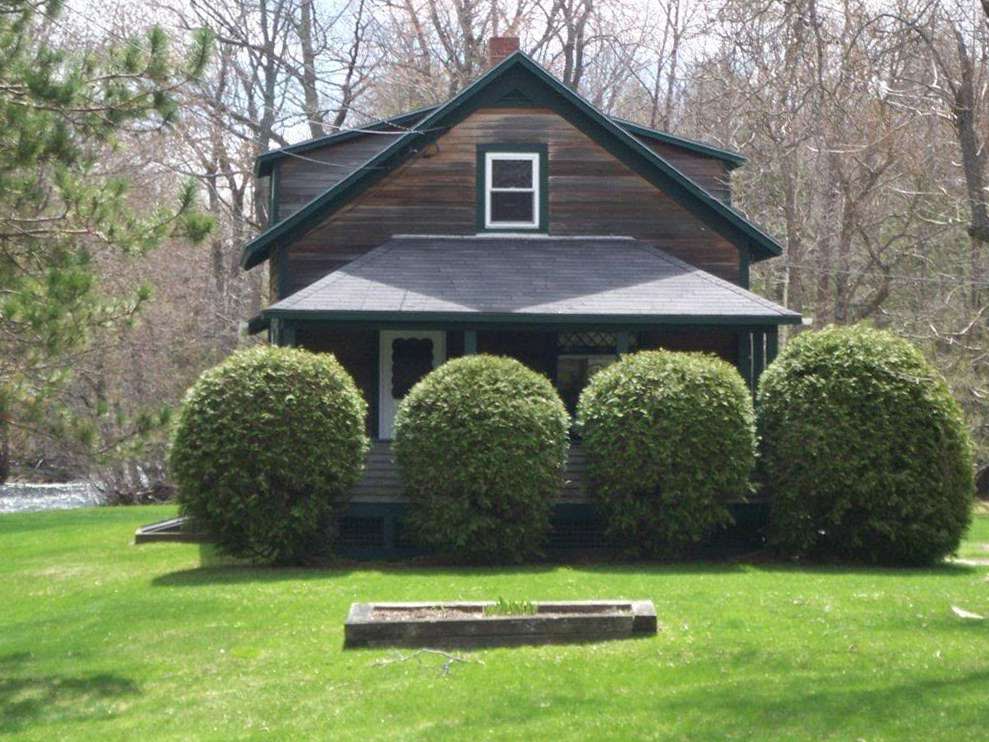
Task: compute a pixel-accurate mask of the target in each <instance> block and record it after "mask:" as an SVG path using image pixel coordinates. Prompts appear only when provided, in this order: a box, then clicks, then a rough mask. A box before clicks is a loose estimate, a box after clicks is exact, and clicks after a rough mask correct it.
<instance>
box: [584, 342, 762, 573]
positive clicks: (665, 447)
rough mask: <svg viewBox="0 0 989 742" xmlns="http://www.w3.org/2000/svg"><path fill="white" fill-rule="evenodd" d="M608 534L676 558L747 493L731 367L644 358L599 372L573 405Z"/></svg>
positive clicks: (746, 416)
mask: <svg viewBox="0 0 989 742" xmlns="http://www.w3.org/2000/svg"><path fill="white" fill-rule="evenodd" d="M577 427H578V430H579V431H580V433H581V435H582V437H583V447H584V452H585V454H586V457H587V466H588V473H589V475H590V480H591V483H592V486H593V489H594V492H595V495H596V497H597V500H598V504H599V507H600V510H601V512H602V513H603V515H604V518H605V523H606V528H607V532H608V534H609V535H611V536H612V537H615V538H616V539H617V540H619V541H620V542H621V543H622V544H623V545H624V546H625V547H626V548H627V549H628V551H630V552H632V553H636V554H638V555H642V556H653V557H675V556H681V555H683V553H684V551H685V550H686V549H687V548H688V547H689V546H691V545H693V544H696V543H698V542H700V541H703V540H704V539H705V538H707V537H709V536H710V535H711V534H712V533H713V532H714V531H715V530H717V529H718V528H719V527H721V526H724V525H727V524H729V523H730V522H731V516H730V514H729V512H728V508H727V507H726V505H725V502H724V501H725V498H726V496H743V495H745V494H747V493H748V491H749V476H750V474H751V471H752V468H753V466H754V463H755V420H754V413H753V410H752V395H751V392H750V391H749V390H748V388H747V387H746V385H745V382H744V381H743V380H742V378H741V376H740V375H739V373H738V371H737V370H736V369H735V367H734V366H732V365H730V364H728V363H726V362H724V361H722V360H720V359H718V358H716V357H714V356H711V355H705V354H701V353H673V352H669V351H661V350H660V351H643V352H639V353H634V354H632V355H626V356H623V357H622V358H621V359H620V360H619V361H617V362H616V363H614V364H612V365H611V366H609V367H608V368H606V369H604V370H602V371H600V372H599V373H598V374H596V375H595V376H594V377H593V378H592V379H591V381H590V383H589V384H588V385H587V387H586V388H585V389H584V391H583V393H582V394H581V396H580V402H579V404H578V406H577Z"/></svg>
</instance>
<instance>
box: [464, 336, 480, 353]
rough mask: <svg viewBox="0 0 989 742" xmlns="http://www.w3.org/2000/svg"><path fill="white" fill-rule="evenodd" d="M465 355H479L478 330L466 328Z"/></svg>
mask: <svg viewBox="0 0 989 742" xmlns="http://www.w3.org/2000/svg"><path fill="white" fill-rule="evenodd" d="M464 355H465V356H476V355H477V330H464Z"/></svg>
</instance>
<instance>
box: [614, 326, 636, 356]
mask: <svg viewBox="0 0 989 742" xmlns="http://www.w3.org/2000/svg"><path fill="white" fill-rule="evenodd" d="M616 343H617V345H616V347H615V352H616V353H618V354H619V355H621V354H622V353H628V351H629V348H630V347H631V345H632V336H631V333H628V332H619V333H618V336H617V338H616Z"/></svg>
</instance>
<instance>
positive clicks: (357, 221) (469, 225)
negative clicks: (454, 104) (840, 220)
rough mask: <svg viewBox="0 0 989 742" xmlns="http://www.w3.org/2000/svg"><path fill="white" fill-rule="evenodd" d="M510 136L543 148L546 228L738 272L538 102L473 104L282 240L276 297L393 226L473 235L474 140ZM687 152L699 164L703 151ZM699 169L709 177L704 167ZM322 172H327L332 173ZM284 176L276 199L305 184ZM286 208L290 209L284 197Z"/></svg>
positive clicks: (653, 194) (725, 274) (717, 240)
mask: <svg viewBox="0 0 989 742" xmlns="http://www.w3.org/2000/svg"><path fill="white" fill-rule="evenodd" d="M357 141H361V140H357ZM511 143H519V144H522V145H529V144H546V145H547V146H548V150H549V191H550V193H549V209H550V213H549V231H550V234H552V235H607V234H613V235H627V236H632V237H636V238H639V239H642V240H645V241H648V242H650V243H652V244H655V245H657V246H658V247H661V248H662V249H664V250H667V251H668V252H670V253H672V254H673V255H676V256H677V257H679V258H682V259H683V260H686V261H687V262H689V263H691V264H693V265H697V266H698V267H701V268H703V269H704V270H708V271H710V272H712V273H714V274H715V275H718V276H721V277H722V278H726V279H728V280H731V281H738V280H739V256H738V251H737V249H736V248H735V246H734V245H732V244H731V243H730V242H729V241H728V240H726V239H725V238H723V237H721V236H720V235H718V234H717V233H716V232H714V231H713V230H712V229H711V228H710V227H708V226H707V225H705V224H704V223H703V222H701V221H700V220H699V219H698V218H697V217H695V216H694V215H693V214H691V213H690V212H689V211H688V210H686V209H684V208H683V207H682V206H680V205H679V204H678V203H677V202H676V201H674V200H673V199H672V198H671V197H669V196H667V195H666V194H665V193H663V192H662V191H660V190H658V189H656V188H655V187H654V186H653V185H652V184H650V183H648V182H647V181H646V180H645V179H643V178H642V177H641V176H639V175H638V174H636V173H635V172H633V171H632V170H631V169H629V168H628V167H626V166H625V165H624V164H622V163H621V162H620V161H618V160H617V159H616V158H615V157H613V156H612V155H611V154H610V153H608V152H607V151H606V150H605V149H604V148H602V147H601V146H599V145H597V144H596V143H595V142H593V141H592V140H591V139H590V138H588V137H587V136H585V135H584V134H583V133H582V132H580V131H579V130H577V129H576V128H575V127H574V126H573V125H572V124H570V123H568V122H567V121H566V120H564V119H563V118H562V117H560V116H559V115H557V114H556V113H554V112H552V111H550V110H546V109H533V108H518V109H515V108H492V109H480V110H478V111H476V112H474V113H473V114H471V115H470V116H468V117H467V118H466V119H465V120H464V121H463V122H461V123H460V124H459V125H457V126H455V127H454V128H452V129H451V130H450V131H449V132H448V133H446V134H444V135H443V136H441V137H440V138H439V139H438V140H437V143H436V144H435V145H433V146H427V147H425V148H424V150H423V151H422V152H420V153H419V154H418V155H417V156H416V157H414V158H413V159H412V160H410V161H409V162H407V163H405V164H404V165H402V166H401V167H399V168H398V169H397V170H395V171H394V172H392V173H390V174H389V176H388V177H387V178H385V179H384V180H383V181H381V182H380V183H378V184H376V185H374V186H372V187H371V188H370V189H369V190H368V191H367V192H365V193H364V194H362V195H361V196H359V197H358V198H357V199H355V200H354V201H353V202H351V203H350V204H348V205H347V206H345V207H344V208H343V209H341V210H340V211H338V212H337V213H335V214H333V215H331V216H330V217H328V218H327V219H326V220H325V221H324V222H323V223H322V224H320V225H318V226H317V227H315V228H314V229H312V230H311V231H310V232H308V233H307V234H305V235H303V236H302V237H300V238H299V239H297V240H296V241H294V242H293V243H292V244H291V245H289V246H287V247H286V248H282V249H285V250H286V251H287V253H286V260H285V263H284V265H285V267H286V272H287V276H286V280H285V281H284V282H283V287H284V291H285V294H284V295H287V294H290V293H293V292H295V291H297V290H299V289H301V288H303V287H305V286H307V285H309V284H310V283H312V282H313V281H315V280H317V279H319V278H321V277H322V276H324V275H326V274H327V273H328V272H330V271H332V270H335V269H337V268H339V267H340V266H341V265H344V264H345V263H346V262H348V261H350V260H353V259H354V258H356V257H358V256H360V255H362V254H364V253H365V252H367V251H368V250H370V249H372V248H373V247H376V246H378V245H380V244H381V243H382V242H384V241H385V240H386V239H388V238H389V237H391V236H392V235H394V234H409V233H415V234H465V235H466V234H474V233H475V232H476V231H477V230H476V221H475V219H476V180H475V167H476V156H477V155H476V153H477V146H478V145H479V144H511ZM697 159H698V160H699V161H700V162H703V161H704V160H706V159H709V158H697ZM294 167H295V168H296V169H298V170H299V171H300V172H301V171H302V170H307V169H306V168H303V167H302V166H301V165H298V164H296V165H295V166H294ZM709 168H710V164H709V163H704V164H703V165H701V164H698V165H697V167H696V168H695V170H697V172H700V171H701V170H705V169H709ZM685 169H686V168H685ZM307 172H308V170H307ZM709 175H710V177H715V174H714V173H713V171H711V173H710V174H709ZM311 177H313V176H312V175H311V174H310V175H308V176H307V178H311ZM326 177H336V173H335V172H334V173H331V174H328V175H327V176H326ZM705 177H708V176H705ZM290 180H291V178H289V177H283V179H282V182H281V183H280V189H279V191H280V193H290V194H293V195H292V196H288V195H286V196H284V198H286V199H289V198H292V199H295V201H293V203H297V202H298V199H299V198H300V196H299V194H300V193H302V192H303V191H305V188H311V187H312V186H311V185H309V186H305V187H303V186H302V185H301V184H300V185H292V184H290V183H289V181H290ZM306 192H309V191H306ZM286 206H287V207H289V208H292V206H291V204H289V203H288V201H286ZM492 247H493V249H494V248H495V245H494V244H493V246H492Z"/></svg>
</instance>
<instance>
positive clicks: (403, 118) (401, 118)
mask: <svg viewBox="0 0 989 742" xmlns="http://www.w3.org/2000/svg"><path fill="white" fill-rule="evenodd" d="M437 108H439V104H436V105H433V106H424V107H423V108H417V109H416V110H414V111H408V112H406V113H400V114H399V115H397V116H392V117H390V118H386V119H381V120H379V121H373V122H371V123H370V124H365V125H364V126H361V127H360V128H357V129H347V130H345V131H338V132H334V133H333V134H327V135H325V136H321V137H315V138H313V139H307V140H305V141H303V142H297V143H296V144H289V145H287V146H285V147H279V148H278V149H273V150H269V151H268V152H265V153H264V154H261V155H258V157H257V159H256V160H255V161H254V174H255V175H256V176H258V177H259V178H263V177H265V176H266V175H271V171H272V170H273V169H274V166H275V163H276V162H278V161H279V160H283V159H285V158H286V157H291V156H292V155H301V154H305V153H306V152H311V151H312V150H314V149H320V148H321V147H326V146H330V145H334V144H340V143H342V142H347V141H350V140H351V139H357V138H359V137H363V136H375V134H373V133H372V132H385V133H396V134H400V133H402V132H403V131H405V130H406V129H408V128H409V127H410V126H412V125H413V124H416V123H418V122H419V121H421V120H422V119H423V118H424V117H425V116H426V115H428V114H430V113H432V112H433V111H435V110H436V109H437ZM610 118H611V120H612V121H614V122H615V123H617V124H621V125H622V126H623V127H624V128H626V129H628V130H629V131H630V132H631V133H632V134H634V135H635V136H637V137H640V138H645V139H652V140H655V141H657V142H662V143H663V144H669V145H670V146H672V147H679V148H680V149H685V150H687V151H689V152H696V153H697V154H699V155H704V156H705V157H712V158H714V159H716V160H722V161H723V162H724V163H725V167H727V168H728V169H729V170H734V169H735V168H737V167H739V166H740V165H744V164H745V162H746V158H745V155H743V154H741V153H739V152H735V151H734V150H730V149H724V148H722V147H715V146H714V145H711V144H708V143H707V142H700V141H697V140H696V139H688V138H687V137H682V136H679V135H677V134H671V133H670V132H668V131H660V130H659V129H651V128H649V127H647V126H643V125H642V124H637V123H635V122H634V121H629V120H628V119H623V118H618V117H617V116H611V117H610Z"/></svg>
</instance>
